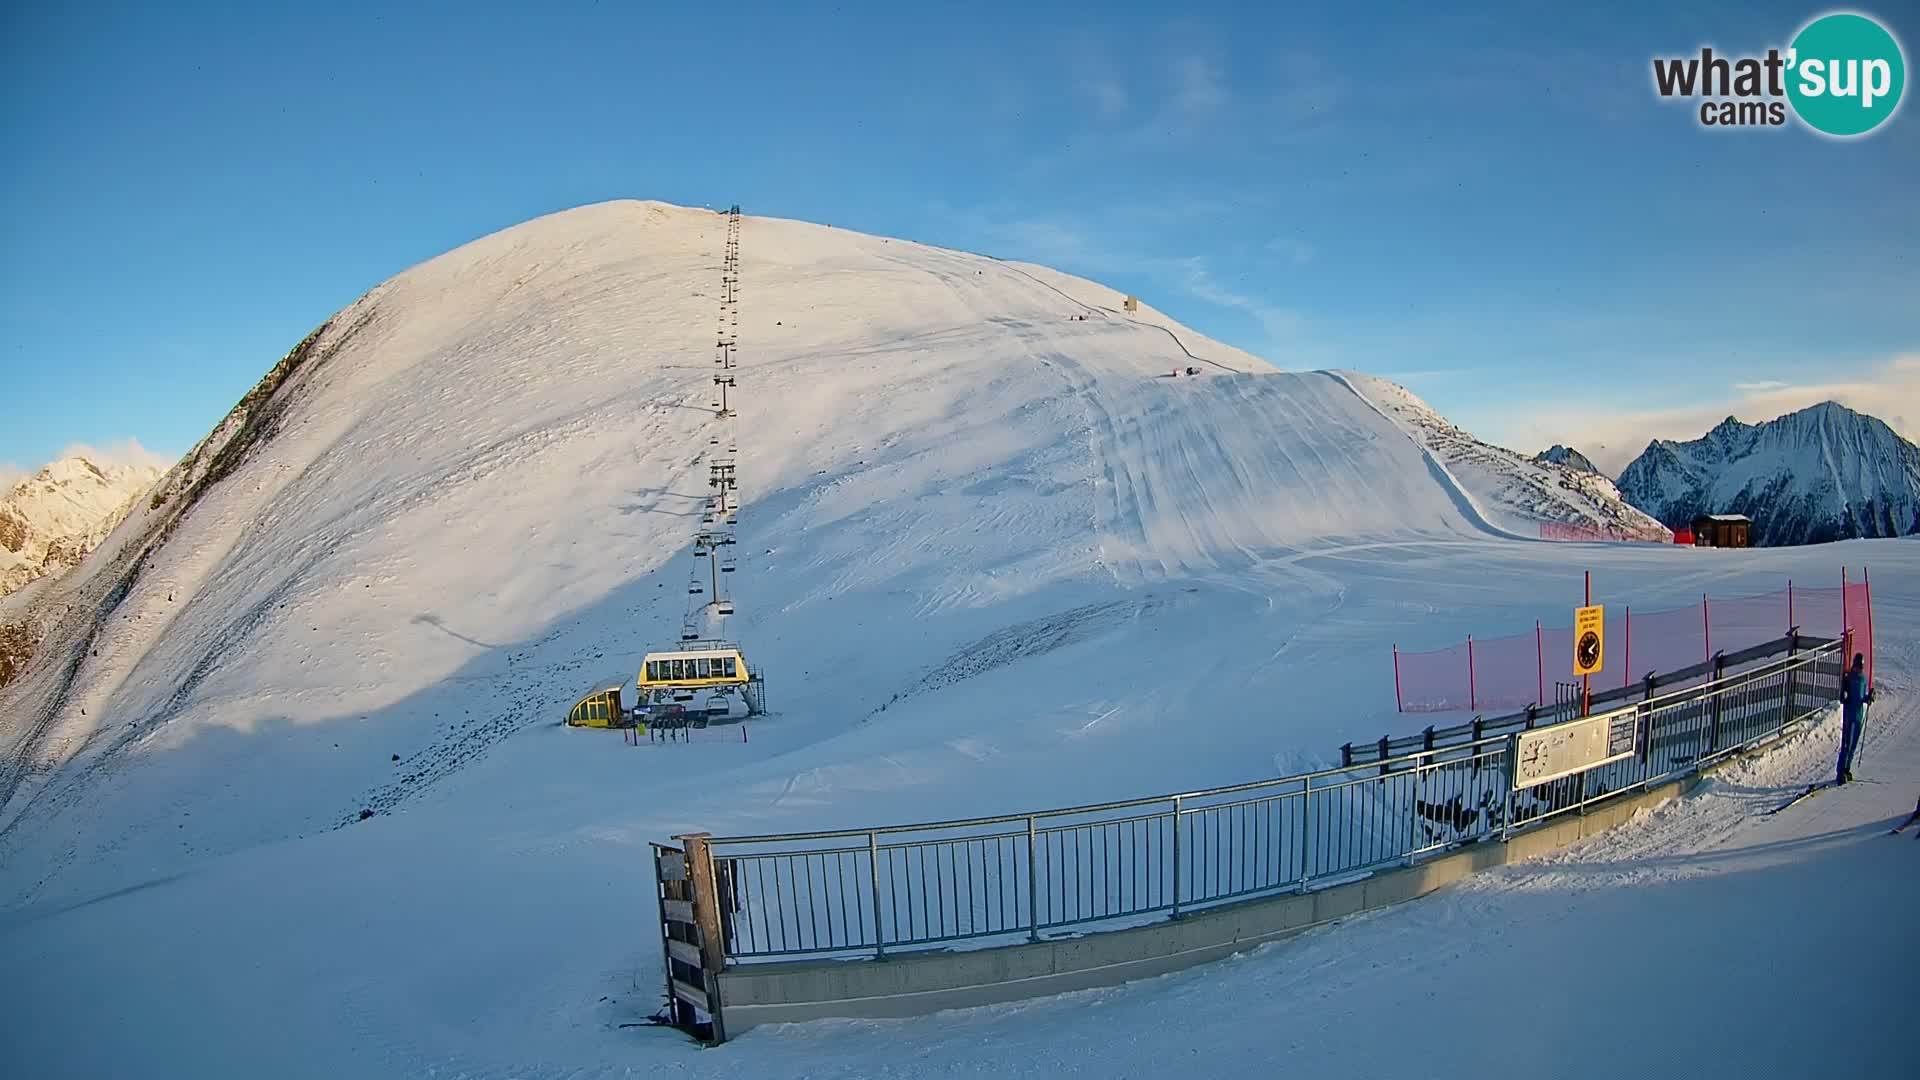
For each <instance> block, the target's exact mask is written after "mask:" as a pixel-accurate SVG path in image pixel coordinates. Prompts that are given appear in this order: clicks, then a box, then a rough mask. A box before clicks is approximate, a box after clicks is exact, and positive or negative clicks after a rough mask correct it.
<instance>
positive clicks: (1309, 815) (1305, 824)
mask: <svg viewBox="0 0 1920 1080" xmlns="http://www.w3.org/2000/svg"><path fill="white" fill-rule="evenodd" d="M1312 873H1313V777H1311V776H1309V777H1307V778H1306V787H1305V789H1304V790H1303V792H1302V794H1301V796H1300V890H1301V891H1302V892H1305V891H1306V888H1307V878H1308V876H1310V875H1311V874H1312Z"/></svg>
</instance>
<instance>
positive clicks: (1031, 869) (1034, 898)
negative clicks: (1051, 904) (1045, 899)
mask: <svg viewBox="0 0 1920 1080" xmlns="http://www.w3.org/2000/svg"><path fill="white" fill-rule="evenodd" d="M1033 840H1034V836H1033V815H1032V814H1028V815H1027V940H1028V941H1039V940H1040V863H1039V859H1038V857H1037V856H1036V854H1035V852H1034V842H1033Z"/></svg>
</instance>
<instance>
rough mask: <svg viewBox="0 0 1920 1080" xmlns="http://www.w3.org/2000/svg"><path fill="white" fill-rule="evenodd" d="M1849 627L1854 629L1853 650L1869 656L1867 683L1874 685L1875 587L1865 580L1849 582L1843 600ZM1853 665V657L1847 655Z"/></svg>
mask: <svg viewBox="0 0 1920 1080" xmlns="http://www.w3.org/2000/svg"><path fill="white" fill-rule="evenodd" d="M1843 604H1844V606H1845V609H1846V614H1847V629H1849V630H1851V631H1853V651H1854V652H1855V653H1856V654H1859V655H1863V656H1865V657H1866V658H1867V685H1868V686H1872V685H1873V589H1872V587H1871V586H1870V585H1868V584H1867V582H1865V581H1857V582H1849V583H1848V584H1847V594H1846V597H1845V599H1844V601H1843ZM1847 665H1848V666H1849V667H1851V666H1852V665H1853V657H1851V656H1849V657H1847Z"/></svg>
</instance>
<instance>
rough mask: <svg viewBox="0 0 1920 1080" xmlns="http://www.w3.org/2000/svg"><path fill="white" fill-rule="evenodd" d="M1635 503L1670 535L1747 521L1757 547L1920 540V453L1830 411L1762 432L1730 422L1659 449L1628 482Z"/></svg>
mask: <svg viewBox="0 0 1920 1080" xmlns="http://www.w3.org/2000/svg"><path fill="white" fill-rule="evenodd" d="M1620 491H1621V493H1622V494H1623V495H1625V496H1626V498H1627V501H1629V502H1631V503H1633V504H1634V505H1635V506H1638V507H1639V508H1640V509H1642V510H1645V511H1647V512H1648V513H1650V514H1652V515H1653V516H1655V517H1657V518H1659V519H1660V520H1662V521H1664V522H1666V523H1667V524H1668V525H1674V526H1678V525H1681V524H1684V523H1686V522H1688V521H1690V520H1692V519H1693V517H1694V516H1696V515H1698V514H1714V513H1720V514H1728V513H1731V514H1744V515H1746V516H1747V517H1750V518H1752V519H1753V522H1754V526H1753V537H1754V542H1755V543H1758V544H1768V545H1778V544H1812V543H1821V542H1824V541H1829V540H1844V539H1850V538H1854V537H1876V536H1905V535H1908V534H1911V533H1914V532H1920V447H1915V445H1914V444H1913V443H1911V442H1908V441H1907V440H1905V439H1903V438H1901V437H1900V436H1899V435H1898V434H1896V433H1895V432H1894V431H1893V429H1892V428H1890V427H1888V426H1887V425H1886V424H1885V423H1884V422H1882V421H1880V420H1878V419H1876V418H1874V417H1872V416H1868V415H1866V414H1865V413H1859V412H1855V411H1854V410H1852V409H1849V408H1847V407H1846V406H1844V405H1841V404H1839V403H1837V402H1832V401H1825V402H1821V403H1820V404H1818V405H1811V406H1808V407H1807V408H1804V409H1801V410H1799V411H1798V412H1792V413H1788V414H1786V415H1785V416H1781V417H1779V418H1777V419H1774V420H1769V421H1767V422H1765V423H1761V424H1746V423H1742V422H1741V421H1740V420H1739V419H1737V418H1735V417H1731V416H1729V417H1727V418H1726V419H1725V420H1722V421H1721V422H1720V423H1718V424H1716V425H1714V427H1713V429H1712V430H1710V431H1708V432H1707V433H1706V434H1705V435H1703V436H1702V437H1700V438H1698V439H1694V440H1692V441H1690V442H1676V441H1672V440H1665V439H1660V440H1655V441H1654V442H1652V443H1650V444H1649V445H1648V446H1647V449H1646V451H1645V452H1644V453H1642V454H1641V455H1640V456H1639V457H1638V458H1636V459H1634V461H1633V462H1632V464H1630V465H1628V466H1627V467H1626V469H1625V471H1623V472H1622V473H1621V474H1620Z"/></svg>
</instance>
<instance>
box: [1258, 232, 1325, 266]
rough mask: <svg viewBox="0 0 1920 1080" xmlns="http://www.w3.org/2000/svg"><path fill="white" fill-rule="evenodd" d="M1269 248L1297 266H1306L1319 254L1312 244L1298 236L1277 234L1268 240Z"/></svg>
mask: <svg viewBox="0 0 1920 1080" xmlns="http://www.w3.org/2000/svg"><path fill="white" fill-rule="evenodd" d="M1267 250H1268V251H1270V252H1272V253H1273V254H1275V255H1278V256H1280V257H1281V258H1283V259H1286V260H1288V261H1289V262H1291V263H1293V265H1295V266H1305V265H1307V264H1308V263H1310V262H1312V261H1313V259H1314V256H1316V255H1318V254H1319V252H1318V251H1316V250H1315V249H1314V246H1313V245H1312V244H1309V243H1307V242H1306V241H1305V240H1302V239H1300V238H1299V237H1297V236H1276V237H1274V238H1273V239H1271V240H1269V241H1267Z"/></svg>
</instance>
